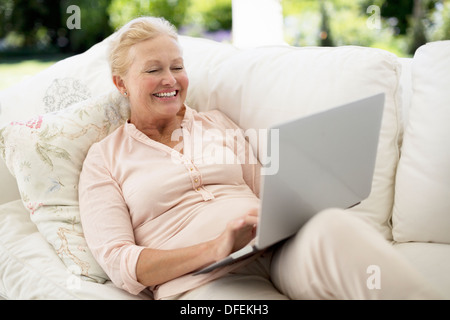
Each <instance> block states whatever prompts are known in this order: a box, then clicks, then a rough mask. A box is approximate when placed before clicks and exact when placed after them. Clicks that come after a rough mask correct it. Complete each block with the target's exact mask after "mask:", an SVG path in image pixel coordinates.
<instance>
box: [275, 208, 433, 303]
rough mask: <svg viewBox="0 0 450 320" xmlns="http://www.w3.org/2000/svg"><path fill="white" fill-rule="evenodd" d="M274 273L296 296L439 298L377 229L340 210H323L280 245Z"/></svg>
mask: <svg viewBox="0 0 450 320" xmlns="http://www.w3.org/2000/svg"><path fill="white" fill-rule="evenodd" d="M271 276H272V281H273V282H274V283H275V285H276V286H277V287H278V288H279V290H280V291H281V292H283V293H285V294H286V295H287V296H289V297H290V298H292V299H438V298H441V297H440V296H439V295H438V294H437V293H436V292H435V291H434V290H433V289H432V288H431V287H430V285H429V284H428V283H427V282H426V281H425V280H424V278H423V277H422V276H421V275H420V274H419V273H418V272H417V271H416V270H414V269H413V268H412V267H411V265H410V264H409V263H408V262H407V261H406V260H405V259H404V258H403V257H402V256H401V255H400V254H399V253H397V252H396V251H395V249H394V248H393V247H392V245H390V244H389V243H388V242H387V241H386V240H385V239H384V238H383V237H382V236H381V234H379V232H377V231H376V230H375V229H374V228H373V227H372V226H370V225H369V224H367V223H366V222H364V221H363V220H362V219H360V218H358V217H356V216H354V215H353V214H351V213H349V212H346V211H344V210H340V209H329V210H325V211H323V212H321V213H319V214H318V215H316V216H315V217H313V218H312V219H311V220H310V221H309V222H308V223H307V224H306V225H305V226H304V227H303V228H302V229H301V230H300V231H299V232H298V233H297V234H296V235H295V236H294V237H293V238H291V239H289V240H288V241H287V242H286V243H285V244H283V245H282V246H281V247H280V248H279V249H277V251H276V253H275V254H274V257H273V260H272V266H271Z"/></svg>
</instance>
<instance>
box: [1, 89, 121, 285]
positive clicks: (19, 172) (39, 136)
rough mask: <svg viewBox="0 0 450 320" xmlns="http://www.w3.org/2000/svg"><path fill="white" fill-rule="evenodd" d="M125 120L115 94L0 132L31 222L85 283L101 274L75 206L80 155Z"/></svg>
mask: <svg viewBox="0 0 450 320" xmlns="http://www.w3.org/2000/svg"><path fill="white" fill-rule="evenodd" d="M128 117H129V105H128V102H127V100H125V99H124V98H123V97H122V96H121V95H120V94H119V93H118V92H117V91H116V90H114V91H112V92H110V93H108V94H105V95H102V96H98V97H95V98H91V99H88V100H85V101H82V102H79V103H77V104H75V105H72V106H71V107H68V108H66V109H63V110H60V111H56V112H51V113H46V114H43V115H40V116H37V117H35V118H33V119H29V120H27V121H14V122H11V123H10V124H8V125H6V126H4V127H2V128H0V155H1V156H2V157H3V158H4V159H5V162H6V165H7V167H8V169H9V170H10V171H11V173H12V174H13V175H14V176H15V178H16V180H17V184H18V187H19V191H20V194H21V198H22V201H23V203H24V205H25V207H26V208H27V209H28V210H29V212H30V215H31V220H32V221H33V222H34V223H35V224H36V226H37V227H38V229H39V231H40V232H41V233H42V234H43V236H44V237H45V238H46V239H47V241H48V242H49V243H50V244H51V245H52V246H53V248H54V249H55V251H56V253H57V254H58V255H59V257H60V258H61V259H62V261H63V262H64V264H65V265H66V266H67V268H68V269H69V270H70V271H71V272H73V273H74V274H76V275H80V276H81V277H82V278H84V279H86V280H90V281H95V282H100V283H103V282H104V281H105V280H107V279H108V277H107V275H106V274H105V273H104V271H103V270H102V269H101V267H100V266H99V265H98V264H97V262H96V261H95V260H94V258H93V256H92V255H91V253H90V251H89V249H88V247H87V244H86V240H85V238H84V235H83V231H82V227H81V222H80V214H79V207H78V180H79V175H80V172H81V168H82V165H83V161H84V159H85V157H86V154H87V152H88V150H89V148H90V147H91V145H92V144H93V143H94V142H97V141H99V140H101V139H102V138H104V137H106V136H107V135H108V134H110V133H111V132H112V131H114V130H115V129H116V128H118V127H119V126H120V125H121V124H123V123H124V122H125V121H126V119H128Z"/></svg>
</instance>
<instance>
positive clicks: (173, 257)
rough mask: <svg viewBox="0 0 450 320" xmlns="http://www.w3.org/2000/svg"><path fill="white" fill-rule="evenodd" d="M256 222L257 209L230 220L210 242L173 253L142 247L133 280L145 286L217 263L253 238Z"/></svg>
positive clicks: (175, 250) (172, 251)
mask: <svg viewBox="0 0 450 320" xmlns="http://www.w3.org/2000/svg"><path fill="white" fill-rule="evenodd" d="M257 223H258V210H257V209H253V210H250V211H249V212H247V213H246V214H245V215H243V216H242V217H241V218H238V219H235V220H232V221H230V222H229V223H228V224H227V226H226V228H225V230H224V231H223V232H222V233H221V234H220V235H219V236H218V237H217V238H215V239H213V240H210V241H207V242H203V243H199V244H196V245H193V246H190V247H186V248H180V249H173V250H158V249H151V248H145V249H144V250H142V251H141V254H140V255H139V258H138V262H137V265H136V277H137V280H138V281H139V282H140V283H142V284H144V285H146V286H153V285H158V284H161V283H164V282H166V281H169V280H172V279H174V278H177V277H180V276H182V275H184V274H186V273H189V272H192V271H194V270H198V269H199V268H201V267H204V266H206V265H208V264H211V263H213V262H216V261H218V260H221V259H223V258H225V257H226V256H228V255H229V254H230V253H232V252H235V251H237V250H239V249H241V248H243V247H244V246H245V245H247V244H248V243H249V242H250V241H251V240H252V239H253V238H254V237H255V235H256V224H257Z"/></svg>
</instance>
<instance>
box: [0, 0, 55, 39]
mask: <svg viewBox="0 0 450 320" xmlns="http://www.w3.org/2000/svg"><path fill="white" fill-rule="evenodd" d="M0 8H1V9H0V12H1V13H0V16H1V17H2V19H1V20H0V35H1V36H2V37H4V36H6V35H7V34H8V33H9V32H13V31H14V32H15V33H16V34H17V35H20V36H21V38H22V41H21V42H22V43H21V45H22V46H24V47H27V48H30V47H35V46H37V45H39V44H46V43H47V44H55V43H56V39H57V35H56V30H57V29H58V27H59V25H60V17H61V15H60V10H59V3H56V5H55V3H54V1H49V0H29V1H27V0H2V1H1V2H0Z"/></svg>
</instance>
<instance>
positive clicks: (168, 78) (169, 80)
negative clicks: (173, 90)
mask: <svg viewBox="0 0 450 320" xmlns="http://www.w3.org/2000/svg"><path fill="white" fill-rule="evenodd" d="M176 83H177V79H175V77H174V75H173V74H172V72H171V71H170V70H167V71H166V72H164V74H163V79H162V84H163V85H165V86H174V85H175V84H176Z"/></svg>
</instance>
